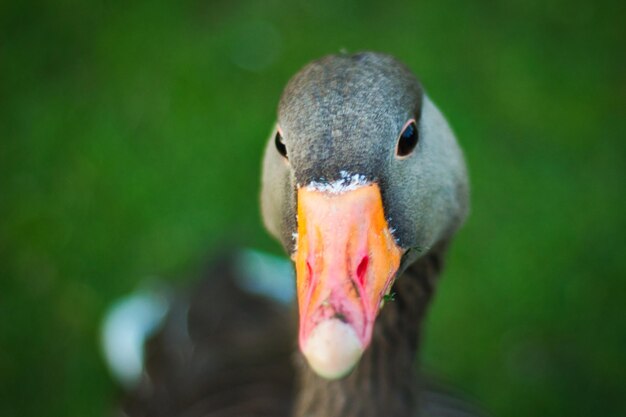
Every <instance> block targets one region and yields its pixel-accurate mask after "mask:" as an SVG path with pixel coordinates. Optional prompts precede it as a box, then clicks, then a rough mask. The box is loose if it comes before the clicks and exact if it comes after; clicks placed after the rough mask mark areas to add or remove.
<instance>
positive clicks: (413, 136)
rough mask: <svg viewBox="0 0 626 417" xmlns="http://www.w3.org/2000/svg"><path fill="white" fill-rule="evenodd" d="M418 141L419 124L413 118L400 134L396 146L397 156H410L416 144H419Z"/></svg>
mask: <svg viewBox="0 0 626 417" xmlns="http://www.w3.org/2000/svg"><path fill="white" fill-rule="evenodd" d="M417 142H419V136H418V132H417V125H416V124H415V120H413V119H411V120H409V121H408V122H407V124H406V125H405V126H404V130H402V133H401V134H400V138H399V139H398V145H397V146H396V156H398V157H399V158H403V157H406V156H409V155H410V154H411V152H413V150H414V149H415V146H417Z"/></svg>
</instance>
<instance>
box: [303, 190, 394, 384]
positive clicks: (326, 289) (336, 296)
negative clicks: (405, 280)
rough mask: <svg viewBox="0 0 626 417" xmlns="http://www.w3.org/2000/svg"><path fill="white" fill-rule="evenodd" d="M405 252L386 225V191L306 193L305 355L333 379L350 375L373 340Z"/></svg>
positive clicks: (304, 219) (304, 232) (304, 221)
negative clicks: (380, 315) (373, 332)
mask: <svg viewBox="0 0 626 417" xmlns="http://www.w3.org/2000/svg"><path fill="white" fill-rule="evenodd" d="M401 255H402V250H401V249H400V247H399V246H398V245H397V244H396V242H395V241H394V238H393V236H392V234H391V231H390V230H389V226H388V225H387V221H386V220H385V216H384V210H383V204H382V198H381V194H380V189H379V187H378V185H376V184H368V185H364V186H361V187H359V188H356V189H353V190H350V191H346V192H343V193H330V192H324V191H319V190H316V189H313V188H310V187H301V188H299V189H298V243H297V247H296V251H295V253H294V254H293V259H294V261H295V264H296V275H297V287H298V289H297V292H298V307H299V312H300V334H299V343H300V350H301V351H302V353H303V354H304V356H305V357H306V358H307V361H308V362H309V365H310V366H311V367H312V368H313V370H314V371H316V372H317V373H318V374H319V375H321V376H323V377H326V378H340V377H342V376H344V375H346V374H347V373H348V372H349V371H350V370H351V369H352V368H353V367H354V365H355V364H356V363H357V362H358V360H359V358H360V357H361V354H362V353H363V351H364V350H365V349H366V348H367V346H368V345H369V343H370V341H371V338H372V330H373V327H374V321H375V319H376V316H377V314H378V311H379V309H380V307H381V304H382V303H381V302H382V299H383V296H384V295H385V294H386V293H388V292H389V290H390V289H391V285H392V284H393V279H394V277H395V274H396V272H397V271H398V267H399V265H400V257H401Z"/></svg>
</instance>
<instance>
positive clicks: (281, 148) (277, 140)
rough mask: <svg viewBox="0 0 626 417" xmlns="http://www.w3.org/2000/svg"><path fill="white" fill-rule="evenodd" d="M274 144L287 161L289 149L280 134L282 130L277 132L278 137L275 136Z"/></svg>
mask: <svg viewBox="0 0 626 417" xmlns="http://www.w3.org/2000/svg"><path fill="white" fill-rule="evenodd" d="M274 144H275V145H276V150H277V151H278V153H279V154H281V155H282V157H283V158H285V159H287V147H286V146H285V141H284V140H283V135H281V134H280V130H276V136H274Z"/></svg>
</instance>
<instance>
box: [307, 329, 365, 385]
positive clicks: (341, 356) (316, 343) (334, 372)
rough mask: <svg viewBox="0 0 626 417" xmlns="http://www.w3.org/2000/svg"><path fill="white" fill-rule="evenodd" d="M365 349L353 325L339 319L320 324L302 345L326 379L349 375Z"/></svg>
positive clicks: (316, 371) (311, 363)
mask: <svg viewBox="0 0 626 417" xmlns="http://www.w3.org/2000/svg"><path fill="white" fill-rule="evenodd" d="M363 351H364V348H363V345H362V343H361V341H360V340H359V338H358V336H357V334H356V332H355V331H354V329H353V328H352V326H350V325H349V324H346V323H344V322H342V321H340V320H337V319H330V320H325V321H323V322H322V323H320V324H318V325H317V326H316V327H315V328H314V329H313V331H312V332H311V334H310V335H309V337H308V339H307V340H306V342H305V343H304V346H302V353H303V354H304V356H305V357H306V359H307V362H308V363H309V366H311V368H312V369H313V371H315V373H316V374H318V375H319V376H321V377H323V378H326V379H338V378H342V377H344V376H346V375H347V374H348V373H349V372H350V371H351V370H352V368H353V367H354V365H355V364H356V363H357V362H358V361H359V359H360V358H361V355H362V354H363Z"/></svg>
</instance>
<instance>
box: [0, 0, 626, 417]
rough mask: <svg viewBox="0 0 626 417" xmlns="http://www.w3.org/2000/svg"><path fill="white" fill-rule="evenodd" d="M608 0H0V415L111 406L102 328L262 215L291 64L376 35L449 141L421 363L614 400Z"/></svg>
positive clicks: (617, 45) (462, 376)
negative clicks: (451, 225)
mask: <svg viewBox="0 0 626 417" xmlns="http://www.w3.org/2000/svg"><path fill="white" fill-rule="evenodd" d="M625 21H626V18H625V13H624V5H623V2H619V1H614V2H609V1H603V2H578V3H577V4H575V3H573V2H571V1H566V0H555V1H522V0H509V1H503V2H499V3H497V2H488V1H481V2H470V1H460V0H456V1H455V0H440V1H436V2H435V1H431V2H410V3H409V2H406V3H404V2H397V1H392V0H389V1H385V2H376V1H357V0H351V1H348V0H326V1H322V2H312V1H305V0H301V1H293V2H279V1H276V0H270V1H266V2H253V1H244V2H232V1H216V2H200V1H178V2H171V3H169V4H167V3H162V2H153V1H147V0H141V1H134V2H113V3H111V4H105V3H104V2H82V1H72V0H66V1H44V2H17V1H14V2H8V1H5V2H1V3H0V36H1V37H0V415H1V416H4V417H11V416H38V417H41V416H106V415H110V413H111V411H112V410H113V409H114V406H115V401H116V400H117V395H118V389H117V388H116V385H115V383H114V381H113V380H112V378H111V376H110V375H109V374H108V371H107V369H106V368H105V365H104V363H103V360H102V357H101V354H100V350H99V346H98V331H99V325H100V321H101V319H102V315H103V313H104V311H105V309H106V308H107V306H108V305H110V303H111V302H112V301H113V300H115V299H116V298H118V297H120V296H122V295H124V294H126V293H128V292H129V291H132V290H133V289H134V288H136V286H137V285H138V283H139V282H141V281H144V280H145V279H147V278H150V277H154V276H157V277H162V279H168V280H172V281H181V280H183V279H187V278H188V276H187V275H186V273H185V271H189V270H193V269H194V267H195V266H196V265H197V264H198V263H199V262H200V261H201V260H202V259H203V258H204V256H205V254H207V253H210V252H211V250H212V248H215V247H216V246H219V245H220V242H221V241H223V240H224V239H225V238H227V236H229V235H233V236H234V237H233V238H229V239H231V241H234V242H239V243H241V244H245V245H249V246H254V247H258V248H261V249H265V250H270V251H273V252H276V253H280V252H281V251H280V248H279V247H278V246H277V245H276V244H275V243H274V242H272V241H271V240H270V238H269V237H268V236H267V235H266V233H265V231H264V230H263V228H262V226H261V225H260V221H259V215H258V209H257V194H258V188H259V167H260V157H261V152H262V147H263V145H264V141H265V139H266V137H267V135H268V133H269V131H270V128H271V126H272V123H273V121H274V114H275V108H276V104H277V101H278V98H279V95H280V92H281V89H282V87H283V86H284V84H285V83H286V81H287V80H288V78H289V76H290V75H292V74H293V73H294V72H295V71H297V70H298V68H300V67H301V66H302V65H304V64H305V63H306V62H308V61H309V60H311V59H314V58H317V57H319V56H322V55H324V54H328V53H333V52H337V51H339V50H340V49H342V48H345V49H346V50H348V51H357V50H365V49H367V50H378V51H384V52H388V53H391V54H393V55H396V56H397V57H398V58H400V59H401V60H403V61H405V62H406V63H407V64H408V65H409V66H410V67H411V68H412V69H413V70H414V71H415V72H416V73H417V74H418V75H419V76H420V78H421V79H422V81H423V83H424V85H425V86H426V88H427V90H428V92H429V94H430V96H431V97H432V98H433V99H434V101H435V102H437V103H438V104H439V105H440V107H441V108H442V109H443V111H444V113H445V114H447V116H448V118H449V120H450V121H451V124H452V126H453V127H454V128H455V130H456V132H457V134H458V137H459V139H460V141H461V143H462V146H463V147H464V149H465V151H466V155H467V159H468V163H469V166H470V172H471V177H472V186H473V195H472V199H473V209H472V214H471V218H470V220H469V222H468V223H467V225H466V227H465V228H464V229H463V230H462V232H461V233H460V234H459V236H458V238H457V240H456V241H455V244H454V246H453V248H452V251H451V254H450V257H449V261H448V268H447V270H446V272H445V274H444V276H443V279H442V281H441V285H440V287H439V293H438V296H437V299H436V302H435V304H434V306H433V309H432V312H431V313H432V314H431V315H430V318H429V323H428V334H427V340H426V346H425V350H424V361H425V364H426V365H425V366H426V367H427V368H428V369H430V370H432V371H434V372H436V373H437V374H439V375H441V376H442V377H443V378H444V379H446V380H447V381H449V382H450V383H451V384H453V385H454V386H457V387H459V388H461V389H462V390H464V391H465V392H467V393H469V394H470V395H471V396H472V397H474V398H475V399H477V401H479V402H480V403H481V404H483V405H484V407H485V408H486V409H487V410H490V411H491V412H492V413H493V414H494V415H497V416H534V415H551V416H556V415H569V416H590V415H602V416H617V415H626V405H625V402H626V399H625V397H624V392H626V391H625V390H626V320H625V319H626V314H625V313H624V311H625V308H624V306H625V303H626V302H625V299H626V297H625V296H626V282H625V278H626V268H625V266H626V261H625V260H624V255H625V252H626V251H625V249H626V245H625V239H624V236H623V233H624V232H625V231H626V224H625V223H626V221H625V217H626V216H625V209H626V204H625V198H624V191H625V187H624V184H625V180H626V172H625V171H626V170H625V168H626V143H625V139H626V129H625V123H624V122H625V119H626V118H625V112H624V110H625V109H626V76H625V69H626V65H625V64H626V60H625V59H624V41H625V40H626V30H625V23H624V22H625Z"/></svg>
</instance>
